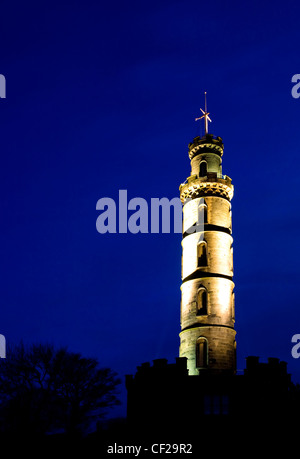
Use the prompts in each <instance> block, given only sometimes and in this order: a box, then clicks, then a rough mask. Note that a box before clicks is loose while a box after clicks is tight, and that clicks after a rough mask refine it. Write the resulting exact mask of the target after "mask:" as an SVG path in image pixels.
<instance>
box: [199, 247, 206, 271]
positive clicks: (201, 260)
mask: <svg viewBox="0 0 300 459" xmlns="http://www.w3.org/2000/svg"><path fill="white" fill-rule="evenodd" d="M197 252H198V253H197V255H198V268H201V267H203V266H207V250H206V242H205V241H202V242H200V243H199V244H198V246H197Z"/></svg>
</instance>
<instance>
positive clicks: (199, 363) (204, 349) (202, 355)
mask: <svg viewBox="0 0 300 459" xmlns="http://www.w3.org/2000/svg"><path fill="white" fill-rule="evenodd" d="M196 367H197V368H207V367H208V346H207V339H206V338H202V337H200V338H198V339H197V343H196Z"/></svg>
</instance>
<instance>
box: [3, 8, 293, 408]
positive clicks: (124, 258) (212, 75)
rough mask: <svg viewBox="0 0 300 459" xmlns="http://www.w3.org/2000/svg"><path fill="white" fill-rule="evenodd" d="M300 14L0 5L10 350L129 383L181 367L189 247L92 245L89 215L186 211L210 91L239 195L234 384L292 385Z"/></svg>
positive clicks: (166, 241) (114, 241)
mask: <svg viewBox="0 0 300 459" xmlns="http://www.w3.org/2000/svg"><path fill="white" fill-rule="evenodd" d="M299 14H300V5H299V2H296V1H289V0H287V1H285V2H282V1H276V0H275V1H272V2H271V1H256V0H254V1H251V2H240V1H232V2H222V1H220V0H219V1H206V2H204V1H199V0H198V1H194V0H191V1H171V0H170V1H164V0H160V1H156V0H152V1H151V2H150V1H130V0H129V1H126V2H125V1H124V2H120V1H111V2H100V1H96V0H95V1H84V2H83V1H81V2H80V1H52V2H41V1H39V2H33V1H28V2H21V1H10V2H1V31H0V43H1V59H0V73H1V74H3V75H5V77H6V82H7V98H6V99H0V123H1V124H0V133H1V144H0V148H1V167H0V187H1V314H0V333H2V334H3V335H5V336H6V339H7V342H19V341H20V340H21V339H23V340H24V341H25V342H28V343H31V342H37V341H42V342H52V343H54V344H56V345H66V346H68V347H69V349H70V350H72V351H76V352H77V351H78V352H81V353H82V354H83V355H85V356H91V357H93V356H94V357H98V358H99V360H100V362H101V363H102V364H103V365H104V366H106V365H108V366H110V367H112V368H113V369H114V370H116V371H117V372H119V373H120V375H121V376H123V375H125V374H127V373H134V372H135V369H136V366H137V365H139V364H140V363H142V362H144V361H152V360H153V359H155V358H160V357H166V358H168V360H169V361H171V362H173V361H174V360H175V357H176V356H178V347H179V338H178V333H179V331H180V324H179V314H180V283H181V277H180V275H181V273H180V268H181V236H180V234H137V235H134V234H130V233H128V234H105V235H101V234H99V233H98V232H97V231H96V219H97V217H98V215H99V211H96V202H97V201H98V199H100V198H102V197H111V198H114V199H116V200H117V199H118V191H119V190H120V189H124V190H127V191H128V198H129V199H131V198H133V197H143V198H145V199H146V200H147V201H148V202H150V199H151V198H155V197H156V198H161V197H167V198H169V199H172V198H173V197H178V196H179V185H180V183H182V182H184V181H185V179H186V178H187V177H188V176H189V175H190V164H189V158H188V148H187V146H188V143H189V142H191V141H192V140H193V138H194V137H196V136H197V135H199V134H203V126H202V125H201V126H200V125H199V123H195V121H194V120H195V117H197V116H199V114H200V111H199V108H200V107H203V93H204V91H207V93H208V108H209V111H210V113H211V117H212V121H213V122H212V123H211V124H210V126H209V129H210V132H211V133H213V134H215V135H217V136H221V137H222V138H223V141H224V144H225V150H224V156H223V173H224V174H227V175H229V176H230V177H231V178H232V180H233V184H234V186H235V196H234V198H233V201H232V211H233V238H234V282H235V285H236V287H235V294H236V330H237V353H238V369H241V370H242V369H243V368H244V366H245V357H246V356H248V355H259V356H260V358H261V360H262V361H266V359H267V358H268V357H278V358H280V359H282V360H285V361H287V363H288V371H289V372H290V373H291V374H292V377H293V378H292V379H293V381H294V382H300V359H293V358H292V356H291V348H292V344H291V338H292V336H293V335H294V334H296V333H300V320H299V317H300V313H299V308H300V302H299V283H300V281H299V276H300V267H299V255H300V244H299V225H300V217H299V189H300V188H299V186H300V180H299V167H300V159H299V154H300V142H299V114H300V99H295V98H293V97H292V95H291V89H292V87H293V84H292V82H291V79H292V76H293V75H294V74H297V73H300V60H299ZM201 129H202V131H201ZM122 409H123V411H124V409H125V408H124V406H123V408H122Z"/></svg>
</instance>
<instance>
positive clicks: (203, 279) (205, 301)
mask: <svg viewBox="0 0 300 459" xmlns="http://www.w3.org/2000/svg"><path fill="white" fill-rule="evenodd" d="M203 113H204V112H203ZM207 115H208V114H207ZM205 121H206V124H207V120H206V119H205ZM222 155H223V141H222V139H221V137H214V136H213V135H211V134H208V133H207V128H206V134H205V135H204V136H203V137H201V138H200V137H196V138H195V139H194V140H193V143H190V144H189V157H190V160H191V175H190V177H188V178H187V180H186V182H185V183H184V184H182V185H180V188H179V189H180V199H181V201H182V203H183V238H182V285H181V333H180V357H187V359H188V369H189V374H190V375H198V374H199V373H200V374H202V373H204V372H206V373H210V374H218V373H224V372H228V373H232V374H233V373H235V370H236V341H235V334H236V332H235V330H234V293H233V289H234V283H233V281H232V277H233V255H232V241H233V239H232V236H231V204H230V201H231V199H232V197H233V185H232V184H231V179H230V178H229V177H227V176H226V175H225V176H224V175H222Z"/></svg>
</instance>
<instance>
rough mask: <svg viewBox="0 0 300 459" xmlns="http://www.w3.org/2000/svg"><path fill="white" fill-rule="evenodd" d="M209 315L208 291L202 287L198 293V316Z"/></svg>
mask: <svg viewBox="0 0 300 459" xmlns="http://www.w3.org/2000/svg"><path fill="white" fill-rule="evenodd" d="M203 315H207V291H206V290H205V288H200V289H199V290H198V294H197V316H203Z"/></svg>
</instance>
